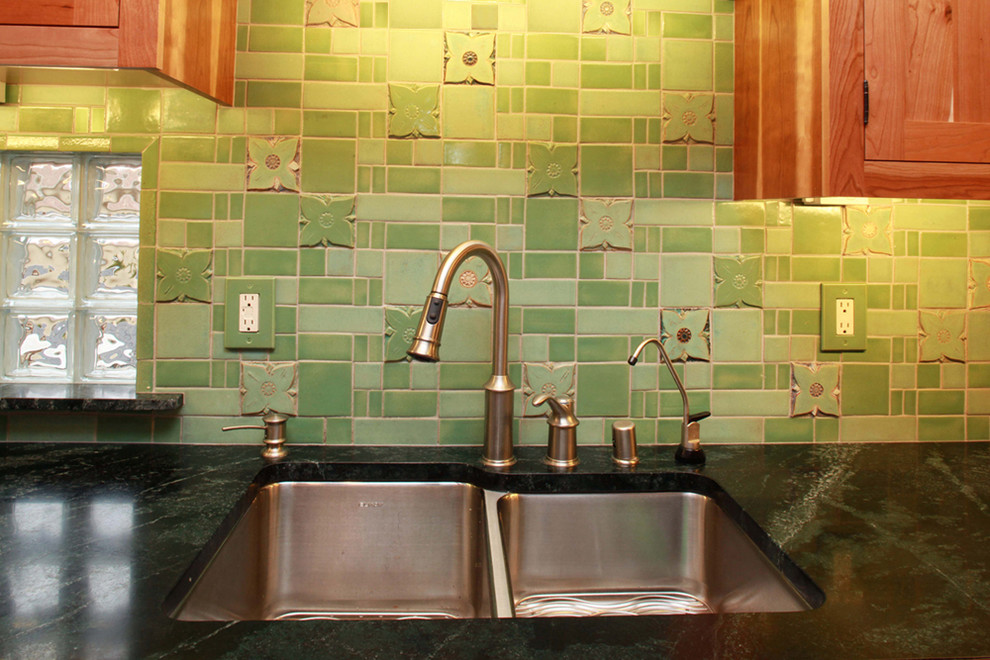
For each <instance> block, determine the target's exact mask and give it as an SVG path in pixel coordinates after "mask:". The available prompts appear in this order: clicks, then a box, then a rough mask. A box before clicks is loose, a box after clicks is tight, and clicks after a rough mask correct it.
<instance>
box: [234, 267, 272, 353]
mask: <svg viewBox="0 0 990 660" xmlns="http://www.w3.org/2000/svg"><path fill="white" fill-rule="evenodd" d="M224 300H225V305H226V306H225V309H224V331H223V345H224V346H225V347H226V348H252V349H261V350H271V349H273V348H275V280H274V278H271V277H228V278H227V287H226V293H225V296H224Z"/></svg>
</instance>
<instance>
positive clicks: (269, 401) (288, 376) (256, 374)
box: [241, 362, 297, 415]
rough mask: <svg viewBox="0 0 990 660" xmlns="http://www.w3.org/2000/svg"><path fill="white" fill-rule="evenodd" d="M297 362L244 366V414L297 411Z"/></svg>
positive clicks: (289, 412) (262, 363)
mask: <svg viewBox="0 0 990 660" xmlns="http://www.w3.org/2000/svg"><path fill="white" fill-rule="evenodd" d="M295 386H296V363H295V362H245V363H243V364H242V365H241V414H242V415H255V414H264V413H268V412H280V413H283V414H286V415H294V414H295V412H296V402H297V392H296V388H295Z"/></svg>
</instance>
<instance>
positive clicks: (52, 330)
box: [4, 313, 70, 380]
mask: <svg viewBox="0 0 990 660" xmlns="http://www.w3.org/2000/svg"><path fill="white" fill-rule="evenodd" d="M69 320H70V319H69V316H68V315H67V314H66V315H57V314H52V315H41V314H18V313H10V314H8V316H7V319H6V323H5V324H4V326H5V329H4V335H5V337H4V345H5V346H7V355H5V356H4V375H6V376H8V377H13V378H17V379H21V380H35V379H37V380H68V377H69V359H70V356H69V344H68V337H69Z"/></svg>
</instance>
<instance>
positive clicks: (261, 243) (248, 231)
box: [244, 193, 299, 247]
mask: <svg viewBox="0 0 990 660" xmlns="http://www.w3.org/2000/svg"><path fill="white" fill-rule="evenodd" d="M244 245H245V246H251V247H294V246H297V245H299V198H298V197H297V196H296V195H284V194H278V193H248V194H247V195H245V197H244Z"/></svg>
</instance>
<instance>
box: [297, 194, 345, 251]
mask: <svg viewBox="0 0 990 660" xmlns="http://www.w3.org/2000/svg"><path fill="white" fill-rule="evenodd" d="M354 200H355V197H354V195H350V196H348V197H331V196H329V195H308V196H305V197H303V198H302V199H301V200H300V206H301V208H302V220H300V224H301V225H302V228H301V230H300V232H299V245H302V246H313V245H323V246H327V247H328V246H330V245H339V246H341V247H349V248H352V247H354Z"/></svg>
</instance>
